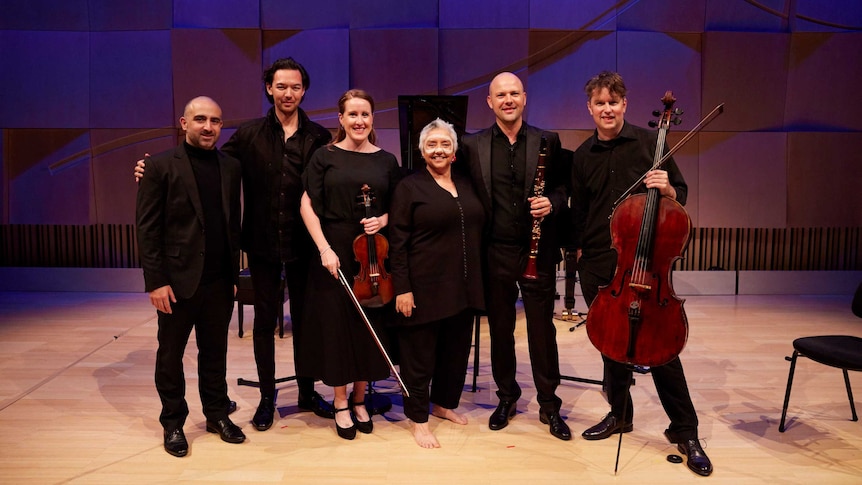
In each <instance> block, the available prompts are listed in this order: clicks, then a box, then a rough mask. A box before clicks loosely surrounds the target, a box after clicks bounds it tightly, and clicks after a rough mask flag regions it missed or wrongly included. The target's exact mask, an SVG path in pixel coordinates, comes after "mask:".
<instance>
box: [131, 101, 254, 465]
mask: <svg viewBox="0 0 862 485" xmlns="http://www.w3.org/2000/svg"><path fill="white" fill-rule="evenodd" d="M180 124H181V125H182V128H183V130H185V132H186V137H185V141H184V142H183V143H182V144H181V145H180V146H178V147H176V148H175V149H172V150H168V151H166V152H163V153H160V154H158V155H155V156H153V157H152V158H150V160H149V162H148V163H147V176H146V177H144V178H143V179H142V180H141V184H140V187H139V190H138V194H137V211H136V212H137V230H138V246H139V250H140V257H141V266H142V268H143V270H144V283H145V286H146V291H147V292H148V293H149V297H150V302H151V303H152V304H153V306H154V307H155V308H156V310H157V314H158V325H159V331H158V341H159V348H158V351H157V353H156V371H155V381H156V390H157V391H158V393H159V397H160V399H161V402H162V412H161V415H160V417H159V421H160V422H161V424H162V427H163V428H164V446H165V451H167V452H168V453H170V454H171V455H174V456H178V457H182V456H186V455H187V454H188V442H187V441H186V438H185V434H184V433H183V424H184V423H185V420H186V417H187V416H188V414H189V408H188V404H187V403H186V400H185V378H184V374H183V354H184V352H185V347H186V344H187V342H188V339H189V335H190V334H191V331H192V328H194V329H195V338H196V340H197V347H198V376H199V392H200V398H201V403H202V405H203V412H204V415H205V416H206V420H207V421H206V428H207V431H209V432H212V433H218V434H219V435H220V436H221V439H222V440H224V441H226V442H229V443H241V442H243V441H244V440H245V435H244V434H243V432H242V430H241V429H240V428H239V427H238V426H236V425H235V424H233V423H232V422H231V421H230V419H228V406H229V400H228V397H227V381H226V380H225V379H226V367H227V332H228V325H229V323H230V318H231V315H232V313H233V301H234V299H233V297H234V292H235V285H236V283H237V278H238V275H239V237H240V174H241V171H240V164H239V161H238V160H236V159H235V158H231V157H229V156H227V155H225V154H222V153H221V152H219V151H218V150H217V149H216V148H215V143H216V141H217V140H218V137H219V134H220V133H221V126H222V113H221V108H219V106H218V104H216V103H215V101H213V100H212V99H210V98H207V97H198V98H195V99H193V100H191V101H189V103H188V104H187V105H186V107H185V110H184V113H183V116H182V117H181V118H180Z"/></svg>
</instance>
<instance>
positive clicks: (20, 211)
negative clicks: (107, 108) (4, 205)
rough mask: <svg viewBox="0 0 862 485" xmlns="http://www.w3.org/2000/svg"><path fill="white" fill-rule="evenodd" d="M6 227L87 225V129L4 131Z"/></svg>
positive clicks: (88, 155) (88, 213)
mask: <svg viewBox="0 0 862 485" xmlns="http://www.w3.org/2000/svg"><path fill="white" fill-rule="evenodd" d="M6 154H7V158H6V159H5V160H4V165H5V167H4V168H5V170H6V174H8V176H9V185H8V187H9V224H89V223H91V222H92V221H91V219H90V207H91V205H90V198H91V195H92V193H93V186H92V185H91V184H90V136H89V132H88V131H87V130H86V129H60V128H53V129H35V130H33V129H21V130H7V146H6Z"/></svg>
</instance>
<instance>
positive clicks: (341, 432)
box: [332, 406, 356, 440]
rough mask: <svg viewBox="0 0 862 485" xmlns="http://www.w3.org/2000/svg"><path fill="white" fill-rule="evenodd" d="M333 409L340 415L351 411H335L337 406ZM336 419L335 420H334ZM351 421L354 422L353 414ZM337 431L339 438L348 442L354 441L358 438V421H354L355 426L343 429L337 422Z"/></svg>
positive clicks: (347, 408) (344, 409) (342, 409)
mask: <svg viewBox="0 0 862 485" xmlns="http://www.w3.org/2000/svg"><path fill="white" fill-rule="evenodd" d="M332 409H334V410H335V412H336V413H340V412H341V411H348V412H349V411H350V407H349V406H348V407H346V408H341V409H335V406H332ZM333 419H334V418H333ZM351 420H353V415H352V414H351ZM335 431H337V432H338V436H339V437H341V438H344V439H346V440H352V439H353V438H356V421H355V420H353V424H351V425H350V426H349V427H347V428H342V427H341V426H339V425H338V421H335Z"/></svg>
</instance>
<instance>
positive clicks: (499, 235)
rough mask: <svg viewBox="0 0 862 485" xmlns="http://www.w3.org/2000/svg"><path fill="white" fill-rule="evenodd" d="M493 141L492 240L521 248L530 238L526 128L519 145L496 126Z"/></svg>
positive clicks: (520, 135)
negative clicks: (526, 223) (526, 222)
mask: <svg viewBox="0 0 862 485" xmlns="http://www.w3.org/2000/svg"><path fill="white" fill-rule="evenodd" d="M492 131H493V136H492V137H491V198H492V204H493V215H492V220H491V238H492V240H493V241H495V242H501V243H506V244H513V245H514V244H521V243H523V241H524V240H525V239H526V237H527V235H526V234H527V233H526V231H525V228H524V225H523V217H524V215H523V212H524V210H525V209H524V204H525V202H526V198H525V197H524V177H525V175H524V172H525V171H526V168H527V135H526V132H525V127H524V125H522V126H521V130H520V131H519V132H518V137H517V139H516V140H515V143H514V144H512V143H509V137H508V136H506V134H505V133H503V131H502V130H500V127H499V126H497V125H496V124H495V125H494V126H493V128H492Z"/></svg>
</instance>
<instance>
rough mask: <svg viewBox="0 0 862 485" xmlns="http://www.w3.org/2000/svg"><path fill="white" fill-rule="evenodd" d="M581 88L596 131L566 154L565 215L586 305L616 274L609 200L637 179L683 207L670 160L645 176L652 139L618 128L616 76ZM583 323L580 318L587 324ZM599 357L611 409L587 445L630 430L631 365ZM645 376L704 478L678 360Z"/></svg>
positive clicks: (620, 101)
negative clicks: (568, 205) (568, 211)
mask: <svg viewBox="0 0 862 485" xmlns="http://www.w3.org/2000/svg"><path fill="white" fill-rule="evenodd" d="M584 90H585V92H586V94H587V98H588V102H587V109H588V110H589V112H590V115H591V116H592V117H593V121H594V122H595V125H596V130H595V132H594V134H593V136H592V137H590V138H589V139H587V140H586V141H585V142H584V143H583V144H582V145H581V146H580V147H579V148H578V150H577V151H576V152H575V155H574V164H573V165H572V214H573V219H574V220H573V222H574V229H573V230H574V238H575V241H576V247H578V248H580V250H579V253H580V259H579V265H578V268H579V269H578V272H579V274H580V283H581V289H582V291H583V293H584V299H585V300H586V301H587V302H588V304H590V305H592V304H593V303H595V300H596V298H597V295H599V291H600V290H599V287H600V286H604V285H608V284H609V283H611V281H612V279H613V278H614V274H615V272H616V271H617V264H618V257H617V250H618V249H619V248H617V249H615V248H613V247H612V239H611V238H612V234H611V219H610V217H611V214H612V212H613V211H614V203H615V201H616V200H617V198H618V197H620V195H621V194H623V193H624V192H625V191H626V190H627V189H628V188H629V187H630V186H631V185H632V184H634V183H635V182H636V181H638V180H639V178H640V177H641V176H642V175H643V174H645V173H646V174H647V175H646V177H645V179H644V183H643V184H641V185H640V189H639V190H638V192H644V191H646V190H647V189H653V188H654V189H657V190H658V193H659V194H660V195H661V196H664V197H667V198H670V199H673V200H675V201H676V202H678V203H679V204H684V203H685V200H686V195H687V189H688V186H687V185H686V182H685V179H684V178H683V176H682V174H681V173H680V170H679V168H678V167H677V165H676V163H675V162H674V161H673V159H669V160H668V161H667V162H666V163H665V164H664V165H663V166H662V168H661V169H655V170H651V169H652V167H653V162H654V153H655V151H656V150H655V149H656V145H657V143H658V142H657V140H658V135H657V132H656V131H654V130H647V129H645V128H641V127H638V126H635V125H632V124H630V123H626V122H625V112H626V104H627V100H626V87H625V83H624V82H623V79H622V77H621V76H620V75H619V74H617V73H615V72H608V71H605V72H602V73H600V74H598V75H597V76H595V77H593V78H592V79H590V80H589V81H588V82H587V84H586V86H585V87H584ZM665 151H666V150H665ZM621 205H622V204H621ZM591 310H592V309H591ZM590 318H591V316H588V317H587V325H588V326H589V325H590V324H591V322H590ZM602 359H603V361H604V365H605V386H606V389H607V393H608V401H609V402H610V405H611V411H610V413H608V414H607V415H606V416H605V417H604V418H603V419H602V421H601V422H600V423H598V424H596V425H595V426H593V427H591V428H589V429H587V430H586V431H584V432H583V434H582V436H583V437H584V438H585V439H588V440H602V439H605V438H608V437H610V436H611V435H613V434H616V433H627V432H629V431H631V430H632V429H633V425H632V422H633V420H632V417H633V406H632V404H631V395H630V393H629V386H630V383H631V379H632V367H631V366H630V365H628V364H625V363H621V362H618V361H615V360H612V359H610V358H608V357H606V356H605V355H604V354H603V355H602ZM650 371H651V373H652V376H653V381H654V382H655V386H656V391H657V392H658V395H659V399H660V400H661V403H662V406H663V407H664V409H665V412H666V413H667V415H668V417H669V418H670V421H671V422H670V426H669V427H668V429H667V430H666V431H665V436H666V437H667V439H668V440H669V441H670V442H671V443H676V444H677V446H678V448H679V450H680V451H681V452H682V453H683V454H685V455H686V457H687V464H688V467H689V468H690V469H691V470H692V471H693V472H695V473H697V474H699V475H703V476H707V475H709V474H711V473H712V463H711V462H710V460H709V458H708V457H707V456H706V453H704V451H703V449H702V448H701V446H700V442H699V440H698V434H697V426H698V420H697V413H696V412H695V409H694V405H693V404H692V402H691V396H690V395H689V391H688V385H687V383H686V379H685V374H684V373H683V368H682V363H681V362H680V360H679V357H678V356H677V357H673V358H672V360H670V361H669V362H667V363H666V364H663V365H657V366H653V367H651V369H650Z"/></svg>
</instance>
